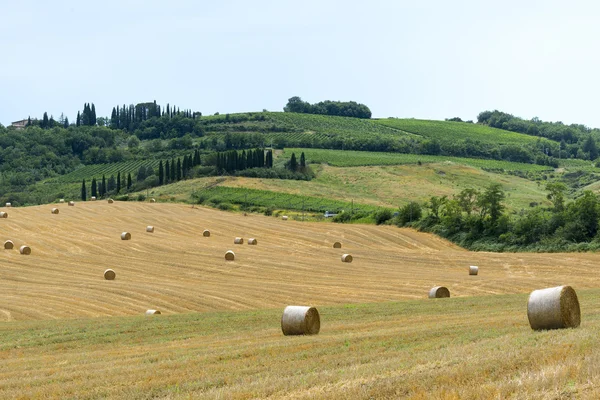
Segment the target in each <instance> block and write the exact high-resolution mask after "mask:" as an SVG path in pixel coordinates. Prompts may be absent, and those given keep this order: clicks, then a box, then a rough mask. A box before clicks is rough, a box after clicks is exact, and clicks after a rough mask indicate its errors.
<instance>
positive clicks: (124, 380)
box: [0, 202, 600, 399]
mask: <svg viewBox="0 0 600 400" xmlns="http://www.w3.org/2000/svg"><path fill="white" fill-rule="evenodd" d="M59 207H60V208H62V210H61V218H60V219H58V220H57V219H56V218H53V216H52V215H51V214H49V213H48V212H47V208H45V207H44V206H41V207H29V208H16V209H13V210H12V212H11V218H10V219H8V220H6V222H3V233H2V234H3V235H5V237H4V238H2V237H0V240H5V239H7V238H11V239H13V240H14V241H15V243H18V244H20V243H28V244H31V246H32V247H34V248H35V252H33V253H32V254H31V255H30V256H29V257H22V256H20V255H19V253H18V251H10V250H6V251H3V252H1V253H0V270H2V278H1V279H0V337H2V341H1V342H0V360H2V362H1V363H0V398H131V399H142V398H143V399H147V398H221V399H224V398H227V399H249V398H265V397H269V398H274V399H279V398H282V399H283V398H285V399H288V398H293V399H305V398H306V399H309V398H311V399H312V398H324V399H328V398H347V399H368V398H378V399H379V398H383V399H386V398H389V399H395V398H411V399H428V398H441V399H457V398H461V399H463V398H464V399H480V398H502V399H504V398H518V399H546V398H568V397H578V398H598V397H600V387H598V385H596V384H595V382H597V381H598V379H599V378H600V338H599V337H598V335H597V332H598V330H600V290H598V289H593V290H590V288H595V287H597V282H596V281H597V278H596V276H595V274H596V268H597V267H596V266H597V263H598V255H597V254H506V253H505V254H492V253H471V252H467V251H464V250H462V249H460V248H458V247H456V246H454V245H452V244H450V243H448V242H446V241H444V240H441V239H439V238H437V237H434V236H431V235H427V234H421V233H418V232H415V231H412V230H407V229H397V228H393V227H377V226H360V225H336V224H331V223H300V222H296V221H281V219H277V218H274V217H264V216H257V215H249V216H248V217H246V218H241V217H240V216H239V215H236V214H228V213H224V212H220V211H215V210H211V209H203V208H198V207H194V208H192V207H190V206H185V205H176V204H150V203H120V202H116V203H114V204H112V205H109V204H108V203H106V202H93V203H92V202H87V203H80V204H79V205H78V207H68V206H67V204H61V205H59ZM109 207H110V209H109ZM156 207H160V212H157V210H156ZM148 223H151V224H153V225H156V226H161V227H163V228H161V229H160V231H158V232H156V233H155V234H154V235H143V234H139V233H140V232H144V229H145V227H146V225H147V224H148ZM199 227H202V229H204V228H205V227H208V228H210V229H211V232H212V235H211V239H210V240H206V239H205V238H202V237H201V235H200V234H201V232H202V230H201V229H200V228H199ZM125 230H126V231H129V232H132V233H133V234H134V235H136V240H134V241H121V240H118V238H117V236H116V235H118V234H119V233H121V232H122V231H125ZM236 235H243V236H245V237H248V236H256V237H260V238H261V245H260V246H240V247H239V248H238V249H237V250H238V254H236V255H239V258H237V257H236V259H237V261H236V262H234V263H231V262H226V261H225V260H224V258H223V253H224V251H225V250H227V249H228V248H229V247H230V246H231V238H232V237H235V236H236ZM335 240H341V241H343V243H344V250H345V251H346V249H347V251H349V252H351V253H352V254H353V255H354V256H356V260H358V261H356V262H355V263H352V264H345V263H341V262H340V261H339V257H340V254H339V253H340V252H339V250H336V249H333V248H332V247H331V243H332V242H333V241H335ZM359 261H360V262H359ZM472 264H477V265H479V266H481V267H482V268H485V274H484V275H482V276H481V277H480V279H476V280H474V279H473V277H469V275H468V274H466V273H465V269H466V267H467V266H469V265H472ZM114 265H118V266H119V279H117V280H115V281H106V280H105V279H103V276H102V272H103V271H104V270H105V269H106V268H107V267H109V266H114ZM307 277H310V279H307ZM434 284H441V285H444V286H446V287H448V288H449V289H450V291H451V292H452V298H449V299H443V300H442V301H431V300H428V299H427V293H428V291H429V289H430V288H431V287H432V286H433V285H434ZM559 284H568V285H571V286H573V287H574V288H575V289H576V290H577V294H578V296H579V300H580V303H581V311H582V323H581V327H579V328H577V329H567V330H560V331H543V332H535V331H532V330H531V328H530V327H529V324H528V321H527V295H528V294H529V292H530V291H531V290H533V289H538V288H543V287H551V286H556V285H559ZM586 289H587V290H586ZM411 299H412V300H411ZM290 304H307V305H309V304H310V305H314V306H316V307H318V309H319V313H320V314H321V332H320V333H319V335H317V336H312V337H284V336H283V335H282V333H281V327H280V320H281V313H282V311H283V309H284V307H285V306H286V305H290ZM148 309H157V310H161V312H162V313H163V315H161V316H158V317H157V318H147V317H145V316H144V314H145V312H146V310H148ZM55 319H59V321H54V320H55Z"/></svg>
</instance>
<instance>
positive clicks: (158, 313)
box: [146, 310, 160, 315]
mask: <svg viewBox="0 0 600 400" xmlns="http://www.w3.org/2000/svg"><path fill="white" fill-rule="evenodd" d="M146 315H160V311H158V310H146Z"/></svg>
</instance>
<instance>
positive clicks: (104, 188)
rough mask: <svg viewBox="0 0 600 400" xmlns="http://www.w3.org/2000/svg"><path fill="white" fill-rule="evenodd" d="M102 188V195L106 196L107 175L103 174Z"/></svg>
mask: <svg viewBox="0 0 600 400" xmlns="http://www.w3.org/2000/svg"><path fill="white" fill-rule="evenodd" d="M101 187H102V189H101V190H100V196H102V197H104V195H106V177H105V176H104V175H102V186H101Z"/></svg>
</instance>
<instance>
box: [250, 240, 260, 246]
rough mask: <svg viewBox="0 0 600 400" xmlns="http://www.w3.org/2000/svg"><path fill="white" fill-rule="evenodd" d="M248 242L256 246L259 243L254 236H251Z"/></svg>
mask: <svg viewBox="0 0 600 400" xmlns="http://www.w3.org/2000/svg"><path fill="white" fill-rule="evenodd" d="M248 244H250V245H254V246H256V245H257V244H258V242H257V241H256V239H254V238H249V239H248Z"/></svg>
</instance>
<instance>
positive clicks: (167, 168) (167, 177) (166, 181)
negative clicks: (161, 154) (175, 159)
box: [164, 154, 218, 184]
mask: <svg viewBox="0 0 600 400" xmlns="http://www.w3.org/2000/svg"><path fill="white" fill-rule="evenodd" d="M217 156H218V154H217ZM170 179H171V170H170V167H169V160H167V161H165V178H164V182H165V184H167V183H169V180H170Z"/></svg>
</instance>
